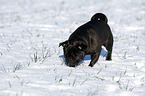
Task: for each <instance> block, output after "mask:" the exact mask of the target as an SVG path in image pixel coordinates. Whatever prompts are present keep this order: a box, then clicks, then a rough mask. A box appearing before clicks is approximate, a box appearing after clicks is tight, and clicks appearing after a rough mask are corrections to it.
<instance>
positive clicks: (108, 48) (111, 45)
mask: <svg viewBox="0 0 145 96" xmlns="http://www.w3.org/2000/svg"><path fill="white" fill-rule="evenodd" d="M105 45H106V46H105V47H106V49H107V51H108V54H107V57H106V60H112V47H113V39H111V40H110V41H109V42H108V43H107V44H105Z"/></svg>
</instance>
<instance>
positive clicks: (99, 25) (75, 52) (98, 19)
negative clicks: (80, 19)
mask: <svg viewBox="0 0 145 96" xmlns="http://www.w3.org/2000/svg"><path fill="white" fill-rule="evenodd" d="M107 22H108V19H107V17H106V16H105V15H104V14H102V13H96V14H95V15H94V16H92V18H91V21H89V22H87V23H86V24H84V25H82V26H80V27H79V28H77V29H76V30H75V31H74V32H73V33H72V34H71V35H70V37H69V39H68V40H67V41H65V42H62V43H60V44H59V46H63V51H64V57H65V60H66V63H67V65H69V66H70V67H75V66H76V65H78V63H79V62H80V61H81V60H83V59H84V57H85V55H91V62H90V64H89V66H91V67H93V66H94V64H95V63H96V62H97V61H98V58H99V55H100V52H101V49H102V45H103V46H104V47H105V48H106V49H107V51H108V54H107V57H106V60H111V54H112V47H113V35H112V33H111V30H110V27H109V25H108V24H107Z"/></svg>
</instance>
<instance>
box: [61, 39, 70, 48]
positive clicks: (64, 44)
mask: <svg viewBox="0 0 145 96" xmlns="http://www.w3.org/2000/svg"><path fill="white" fill-rule="evenodd" d="M67 45H68V40H67V41H64V42H62V43H59V47H60V46H63V47H65V46H67Z"/></svg>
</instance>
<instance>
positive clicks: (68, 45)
mask: <svg viewBox="0 0 145 96" xmlns="http://www.w3.org/2000/svg"><path fill="white" fill-rule="evenodd" d="M59 46H63V51H64V57H65V60H66V64H67V65H68V66H70V67H75V66H77V65H78V64H79V62H80V61H82V60H83V59H84V57H85V50H86V49H87V46H86V44H85V43H83V42H82V41H75V42H73V43H72V42H71V41H68V40H67V41H65V42H62V43H60V44H59Z"/></svg>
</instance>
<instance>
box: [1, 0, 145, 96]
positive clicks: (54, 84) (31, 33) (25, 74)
mask: <svg viewBox="0 0 145 96" xmlns="http://www.w3.org/2000/svg"><path fill="white" fill-rule="evenodd" d="M144 10H145V1H144V0H126V1H123V0H0V78H1V80H0V96H113V95H114V96H144V94H145V46H144V45H145V24H144V22H145V11H144ZM96 12H102V13H105V14H106V15H107V17H108V21H109V25H110V27H111V29H112V33H113V35H114V47H113V54H112V55H113V56H112V59H113V60H112V61H105V55H106V51H105V49H103V50H102V53H101V56H100V58H99V61H98V62H97V63H96V64H95V66H94V67H93V68H91V67H88V64H89V62H90V57H89V56H86V57H85V59H84V60H83V61H82V62H81V64H80V65H79V66H77V67H76V68H70V67H68V66H66V65H65V64H64V57H63V50H62V47H58V45H59V43H60V42H62V41H65V40H66V39H68V37H69V35H70V34H71V33H72V32H73V31H74V30H75V29H76V28H77V27H79V26H80V25H82V24H84V23H85V22H87V21H88V20H90V18H91V16H92V15H94V14H95V13H96Z"/></svg>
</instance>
